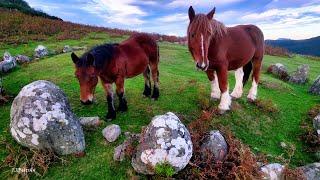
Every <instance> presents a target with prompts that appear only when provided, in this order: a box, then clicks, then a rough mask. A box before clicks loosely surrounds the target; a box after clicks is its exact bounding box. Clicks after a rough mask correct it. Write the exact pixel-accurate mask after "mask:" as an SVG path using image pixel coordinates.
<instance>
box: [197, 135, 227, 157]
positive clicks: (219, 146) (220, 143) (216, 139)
mask: <svg viewBox="0 0 320 180" xmlns="http://www.w3.org/2000/svg"><path fill="white" fill-rule="evenodd" d="M200 148H201V151H202V152H203V154H204V157H203V158H207V157H206V156H207V155H206V153H212V154H213V155H214V158H215V160H219V161H222V160H223V159H224V158H225V156H226V155H227V153H228V144H227V142H226V140H225V139H224V137H223V135H222V134H221V133H220V131H217V130H214V131H210V134H208V135H207V136H206V137H205V138H204V140H203V142H202V143H201V147H200Z"/></svg>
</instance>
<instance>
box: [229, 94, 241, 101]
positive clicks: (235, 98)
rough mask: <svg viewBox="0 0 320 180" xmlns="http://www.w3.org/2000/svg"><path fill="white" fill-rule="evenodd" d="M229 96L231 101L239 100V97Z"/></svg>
mask: <svg viewBox="0 0 320 180" xmlns="http://www.w3.org/2000/svg"><path fill="white" fill-rule="evenodd" d="M230 96H231V99H232V100H237V99H240V98H241V96H240V97H236V96H232V95H230Z"/></svg>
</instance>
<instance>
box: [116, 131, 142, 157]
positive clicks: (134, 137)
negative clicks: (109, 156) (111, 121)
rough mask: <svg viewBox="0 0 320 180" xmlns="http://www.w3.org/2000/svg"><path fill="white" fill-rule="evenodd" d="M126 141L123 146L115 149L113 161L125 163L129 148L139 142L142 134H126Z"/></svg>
mask: <svg viewBox="0 0 320 180" xmlns="http://www.w3.org/2000/svg"><path fill="white" fill-rule="evenodd" d="M125 135H126V139H125V140H124V142H123V143H122V144H120V145H119V146H117V147H116V148H114V154H113V160H114V161H123V160H124V158H125V155H126V151H127V150H128V148H129V147H130V146H131V145H132V144H133V143H134V142H136V141H139V139H140V134H131V133H129V132H126V133H125Z"/></svg>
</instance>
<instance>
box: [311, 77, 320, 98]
mask: <svg viewBox="0 0 320 180" xmlns="http://www.w3.org/2000/svg"><path fill="white" fill-rule="evenodd" d="M309 93H311V94H315V95H320V75H319V76H318V77H317V79H316V80H315V81H314V83H313V84H312V86H311V87H310V89H309Z"/></svg>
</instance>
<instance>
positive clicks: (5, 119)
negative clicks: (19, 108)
mask: <svg viewBox="0 0 320 180" xmlns="http://www.w3.org/2000/svg"><path fill="white" fill-rule="evenodd" d="M123 38H124V37H123ZM123 38H111V37H109V36H107V35H103V34H91V35H90V36H88V37H85V38H83V39H82V40H80V41H73V40H72V41H68V40H66V41H61V42H54V41H50V40H49V41H47V42H44V43H41V44H44V45H47V46H48V47H49V48H52V49H59V48H62V47H63V45H65V44H69V45H76V46H84V45H86V46H88V47H90V46H93V45H94V44H101V43H103V42H114V41H116V42H118V41H120V40H121V39H123ZM37 44H38V43H36V42H32V43H30V44H28V45H20V46H18V47H13V46H6V47H1V48H0V54H2V53H3V52H4V50H5V49H9V51H10V52H11V53H12V54H18V53H26V54H32V49H34V47H35V46H36V45H37ZM81 53H82V52H77V54H81ZM160 56H161V60H160V61H161V63H160V93H161V94H160V99H159V100H158V101H151V100H150V99H145V98H143V97H142V91H143V87H144V81H143V77H142V75H141V76H138V77H135V78H132V79H128V80H127V81H126V83H125V87H126V96H127V100H128V105H129V111H128V112H126V113H121V114H119V113H118V114H117V119H116V120H114V121H112V122H108V123H103V125H102V126H101V127H100V128H98V129H96V130H95V131H85V139H86V156H85V157H83V158H74V157H71V156H67V157H64V158H65V159H66V160H67V163H66V164H64V165H62V164H54V165H53V166H52V167H50V169H49V171H48V173H47V174H46V175H45V176H44V178H45V179H78V178H79V179H86V178H92V179H96V178H102V177H103V178H104V179H127V178H128V176H132V175H135V173H134V171H133V169H132V167H131V164H130V160H128V159H127V160H125V161H123V162H121V163H118V162H114V161H113V150H114V147H116V146H117V145H118V144H120V143H121V142H122V141H123V139H124V135H121V138H120V139H119V140H117V141H116V142H114V143H106V142H105V140H104V138H103V136H102V133H101V130H102V129H103V128H104V127H105V126H106V125H108V124H111V123H114V124H118V125H120V127H121V129H122V131H123V132H125V131H130V132H136V133H139V132H140V131H141V127H142V126H145V125H147V124H148V123H149V122H150V120H151V118H152V117H153V116H155V115H158V114H163V113H166V112H168V111H171V112H174V113H176V114H177V115H178V116H179V117H181V119H182V121H183V122H184V123H185V124H188V123H190V122H191V121H193V120H194V119H196V118H197V117H199V115H200V113H201V111H202V107H203V106H210V107H214V106H217V105H218V102H210V101H209V96H210V84H209V81H208V80H207V78H206V75H205V74H204V73H203V72H200V71H196V70H195V67H194V63H193V62H192V58H191V56H190V53H189V52H188V50H187V47H185V46H180V45H175V44H170V43H160ZM276 62H280V63H283V64H284V65H286V66H287V67H288V69H289V71H294V70H295V69H296V68H297V66H298V65H300V64H309V65H310V66H311V70H310V81H309V83H307V84H306V85H293V84H288V83H286V82H282V81H280V80H278V79H276V78H275V77H273V76H272V75H269V74H266V73H265V69H266V67H267V66H268V65H270V64H272V63H276ZM319 69H320V62H319V61H312V60H308V59H304V58H301V57H299V56H297V57H294V58H290V59H287V58H279V57H272V56H266V57H265V58H264V70H263V73H262V84H261V85H260V86H259V88H258V98H259V99H260V100H261V101H262V102H269V103H271V105H272V106H274V107H276V108H277V109H278V112H269V111H265V110H264V109H261V108H259V107H257V106H255V105H253V104H251V103H248V102H247V101H246V98H245V97H246V95H247V93H248V90H249V88H250V84H247V85H246V87H245V94H244V96H243V97H242V98H241V99H239V100H237V101H234V103H233V104H236V108H234V109H233V111H231V112H229V113H227V114H225V115H222V116H218V117H215V118H213V119H212V128H213V129H214V128H215V127H217V126H221V125H222V126H225V127H227V128H229V129H230V130H231V131H232V132H233V133H234V134H235V136H236V137H237V138H239V139H240V140H241V141H242V142H243V143H245V144H247V145H248V146H250V147H251V149H252V151H253V152H255V153H256V154H260V153H261V154H266V155H267V157H268V159H269V160H271V161H281V157H284V158H286V159H288V158H289V155H288V151H287V150H285V149H283V148H281V147H280V142H285V143H286V144H287V145H292V146H294V147H295V151H294V154H293V156H292V157H291V158H290V160H291V161H290V166H292V167H295V166H300V165H304V164H306V163H310V162H314V161H315V160H316V159H315V157H314V156H313V154H310V153H307V152H306V151H305V150H304V149H305V146H304V145H303V143H302V142H301V141H300V140H299V135H301V133H302V130H301V128H300V123H301V121H302V120H304V119H306V118H307V112H308V110H309V109H310V108H312V107H313V106H315V105H316V104H317V103H319V102H320V98H319V96H318V97H317V96H312V95H309V94H308V93H307V91H308V88H309V87H310V85H311V83H312V82H313V81H314V80H315V78H316V76H317V75H319V74H317V73H319ZM40 79H44V80H49V81H52V82H54V83H55V84H57V85H58V86H59V87H60V88H61V89H63V91H64V92H65V93H66V94H67V96H68V99H69V101H70V103H71V107H72V109H73V111H74V113H75V114H76V115H77V116H79V117H80V116H99V117H104V115H105V113H106V100H105V97H104V92H103V89H102V87H101V85H99V86H98V87H97V90H96V99H97V102H96V103H95V104H94V105H91V106H83V105H81V104H80V101H79V85H78V82H77V80H76V79H75V77H74V68H73V63H72V61H71V59H70V54H69V53H67V54H61V55H57V56H52V57H49V58H45V59H42V60H39V61H37V62H33V63H31V64H28V65H25V66H22V67H19V68H17V69H15V70H14V71H13V72H11V73H10V74H8V75H6V76H5V77H4V85H5V88H6V90H7V92H9V93H10V94H13V95H16V94H18V93H19V91H20V89H21V88H22V87H23V86H25V85H26V84H28V83H31V82H32V81H35V80H40ZM229 80H230V81H229V82H230V87H233V86H234V76H233V73H230V77H229ZM10 106H11V104H10V103H9V104H7V105H5V106H1V107H0V112H1V113H0V129H1V135H0V139H1V140H6V141H8V142H9V143H11V144H13V145H14V146H15V147H17V146H19V145H18V144H17V143H16V142H14V140H13V138H12V137H11V135H10V132H9V128H8V127H9V122H10V115H9V114H10ZM310 123H311V122H310ZM7 154H8V152H7V151H6V150H5V149H4V147H1V149H0V159H1V161H3V160H4V159H5V157H6V156H7ZM10 172H11V169H6V170H5V171H3V172H0V177H6V176H7V175H8V174H10ZM33 177H35V176H33ZM1 179H2V178H1Z"/></svg>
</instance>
